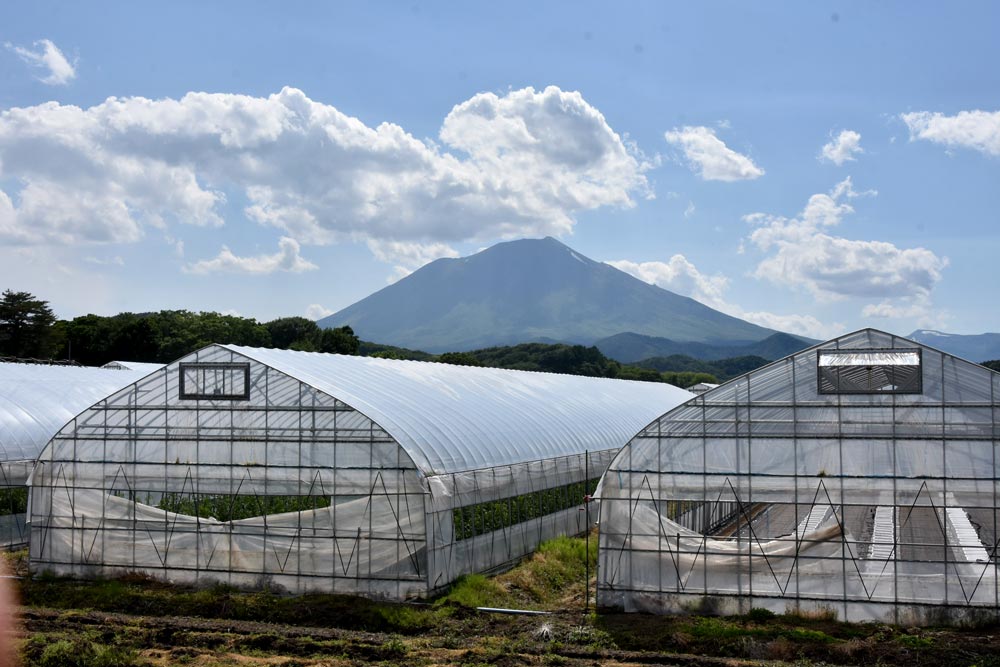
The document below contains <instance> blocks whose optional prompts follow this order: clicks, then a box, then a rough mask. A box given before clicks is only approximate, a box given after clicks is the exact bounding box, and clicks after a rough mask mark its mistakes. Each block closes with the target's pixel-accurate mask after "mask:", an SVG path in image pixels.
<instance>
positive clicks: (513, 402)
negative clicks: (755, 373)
mask: <svg viewBox="0 0 1000 667" xmlns="http://www.w3.org/2000/svg"><path fill="white" fill-rule="evenodd" d="M220 347H223V348H225V349H228V350H230V351H232V352H235V353H237V354H240V355H243V356H245V357H247V358H250V359H253V360H255V361H258V362H260V363H262V364H264V365H266V366H269V367H271V368H273V369H275V370H277V371H280V372H282V373H285V374H287V375H289V376H292V377H294V378H296V379H298V380H300V381H302V382H305V383H306V384H308V385H310V386H312V387H314V388H316V389H318V390H320V391H322V392H324V393H326V394H329V395H331V396H333V397H335V398H337V399H339V400H341V401H343V402H344V403H347V404H348V405H350V406H351V407H353V408H355V409H356V410H358V411H360V412H362V413H364V414H365V415H366V416H368V417H369V418H370V419H372V420H373V421H375V422H376V423H377V424H378V425H379V426H381V427H382V428H383V429H385V430H386V431H387V432H388V433H389V434H390V435H391V436H392V437H393V438H394V439H395V440H396V441H397V442H398V443H399V444H400V446H401V447H402V448H403V449H404V450H405V451H406V452H407V454H409V456H410V458H412V459H413V462H414V463H415V464H416V465H417V467H418V468H420V469H421V470H422V471H423V472H424V474H427V475H432V474H438V473H449V472H460V471H465V470H476V469H482V468H490V467H494V466H501V465H510V464H514V463H522V462H527V461H534V460H539V459H547V458H555V457H559V456H566V455H571V454H579V453H582V452H584V451H588V450H589V451H599V450H607V449H613V448H617V447H620V446H621V445H624V444H625V443H626V442H628V441H629V439H630V438H631V437H632V436H633V435H635V434H636V433H637V432H638V431H639V430H640V429H642V428H643V427H644V426H646V425H647V424H649V423H650V422H651V421H652V420H654V419H655V418H656V417H658V416H659V415H661V414H663V413H664V412H665V411H667V410H669V409H670V408H672V407H674V406H676V405H679V404H681V403H683V402H685V401H687V400H689V399H690V398H692V397H693V394H691V393H689V392H687V391H684V390H683V389H680V388H679V387H674V386H672V385H668V384H662V383H654V382H634V381H627V380H612V379H606V378H591V377H580V376H574V375H559V374H554V373H536V372H527V371H515V370H506V369H499V368H477V367H469V366H455V365H450V364H443V363H433V362H424V361H400V360H395V359H376V358H371V357H355V356H344V355H336V354H321V353H315V352H296V351H290V350H274V349H262V348H249V347H241V346H237V345H223V346H220Z"/></svg>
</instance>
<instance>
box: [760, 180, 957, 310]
mask: <svg viewBox="0 0 1000 667" xmlns="http://www.w3.org/2000/svg"><path fill="white" fill-rule="evenodd" d="M874 194H875V193H874V192H861V193H859V192H856V191H855V190H854V188H853V186H852V183H851V179H850V178H846V179H844V180H843V181H841V182H840V183H838V184H837V185H836V186H835V187H834V188H833V190H831V191H830V192H829V193H819V194H815V195H813V196H811V197H810V198H809V201H808V202H807V203H806V206H805V208H804V209H803V210H802V212H801V213H800V214H799V215H798V216H796V217H794V218H785V217H782V216H775V215H769V214H764V213H754V214H750V215H748V216H745V217H744V220H746V221H747V222H749V223H750V224H752V225H753V226H754V230H753V231H752V232H751V234H750V237H749V240H750V242H751V244H752V245H754V246H756V247H757V249H758V250H760V251H762V252H764V253H766V254H767V256H766V257H765V258H764V259H762V260H761V261H760V262H759V264H758V265H757V267H756V270H755V272H754V275H755V276H756V277H758V278H761V279H763V280H767V281H769V282H771V283H773V284H775V285H781V286H785V287H791V288H794V289H805V290H807V291H808V292H810V293H811V294H812V295H813V296H815V297H816V298H817V299H819V300H821V301H834V300H839V299H844V298H852V297H856V298H864V299H881V300H882V305H881V306H879V307H877V308H867V309H866V310H865V314H866V315H877V314H888V313H897V314H898V313H902V312H904V311H902V310H900V306H898V305H897V306H895V309H890V307H889V305H890V304H891V303H893V302H894V301H896V302H897V303H899V302H906V303H908V304H911V305H912V304H914V303H916V304H924V306H925V307H924V310H925V311H926V310H927V308H929V304H930V301H929V297H930V293H931V290H932V289H933V288H934V286H935V285H936V284H937V283H938V281H940V280H941V276H942V271H943V270H944V269H945V267H947V266H948V259H947V258H946V257H939V256H938V255H936V254H935V253H933V252H932V251H930V250H927V249H926V248H899V247H897V246H895V245H893V244H892V243H888V242H885V241H860V240H853V239H847V238H843V237H840V236H835V235H833V233H832V230H833V229H834V228H836V227H838V226H839V225H840V224H841V223H842V222H843V219H844V217H845V216H847V215H849V214H851V213H853V212H854V208H853V207H852V206H851V204H850V203H849V202H850V201H851V200H853V199H856V198H858V197H861V196H872V195H874ZM907 312H911V313H912V312H915V311H912V309H911V310H910V311H907Z"/></svg>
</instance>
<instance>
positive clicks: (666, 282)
mask: <svg viewBox="0 0 1000 667" xmlns="http://www.w3.org/2000/svg"><path fill="white" fill-rule="evenodd" d="M605 263H606V264H610V265H611V266H613V267H615V268H616V269H618V270H619V271H624V272H625V273H628V274H630V275H632V276H635V277H636V278H638V279H639V280H641V281H643V282H647V283H649V284H650V285H656V286H658V287H662V288H664V289H668V290H670V291H671V292H676V293H677V294H681V295H683V296H689V297H691V298H692V299H695V300H696V301H701V302H702V303H704V304H706V305H708V306H711V307H712V308H720V307H721V306H723V305H725V302H724V301H723V298H722V297H723V293H724V292H725V290H726V287H728V285H729V279H728V278H726V277H725V276H723V275H719V274H717V275H708V274H705V273H702V272H701V271H699V270H698V268H697V267H695V265H694V264H692V263H691V262H690V261H689V260H688V259H687V258H686V257H685V256H684V255H680V254H677V255H674V256H673V257H671V258H670V260H669V261H667V262H655V261H654V262H632V261H629V260H627V259H620V260H613V261H608V262H605Z"/></svg>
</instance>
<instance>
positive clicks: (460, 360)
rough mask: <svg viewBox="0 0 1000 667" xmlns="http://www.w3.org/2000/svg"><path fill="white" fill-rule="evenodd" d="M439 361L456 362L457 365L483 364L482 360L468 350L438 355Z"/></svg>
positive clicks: (444, 362)
mask: <svg viewBox="0 0 1000 667" xmlns="http://www.w3.org/2000/svg"><path fill="white" fill-rule="evenodd" d="M437 360H438V361H440V362H441V363H443V364H454V365H456V366H482V365H483V364H482V362H480V361H479V359H476V357H475V355H472V354H469V353H468V352H445V353H444V354H442V355H440V356H438V358H437Z"/></svg>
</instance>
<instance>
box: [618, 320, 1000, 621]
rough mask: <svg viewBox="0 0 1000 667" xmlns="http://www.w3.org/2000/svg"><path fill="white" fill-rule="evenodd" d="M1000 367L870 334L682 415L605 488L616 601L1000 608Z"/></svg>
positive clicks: (698, 403)
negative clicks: (999, 568) (999, 556)
mask: <svg viewBox="0 0 1000 667" xmlns="http://www.w3.org/2000/svg"><path fill="white" fill-rule="evenodd" d="M998 442H1000V374H997V373H994V372H993V371H991V370H989V369H987V368H985V367H983V366H980V365H978V364H974V363H971V362H968V361H965V360H962V359H959V358H957V357H954V356H951V355H948V354H946V353H943V352H940V351H938V350H935V349H933V348H931V347H928V346H925V345H921V344H919V343H916V342H914V341H911V340H907V339H905V338H901V337H899V336H894V335H891V334H888V333H884V332H881V331H877V330H874V329H865V330H862V331H858V332H855V333H852V334H849V335H846V336H843V337H840V338H837V339H834V340H831V341H828V342H826V343H822V344H820V345H817V346H815V347H812V348H809V349H807V350H804V351H802V352H799V353H797V354H794V355H792V356H790V357H788V358H785V359H782V360H779V361H777V362H774V363H772V364H770V365H768V366H765V367H763V368H761V369H758V370H756V371H753V372H751V373H749V374H747V375H744V376H742V377H740V378H737V379H735V380H732V381H730V382H728V383H726V384H723V385H721V386H719V387H717V388H715V389H710V390H708V391H707V392H705V393H704V394H702V395H700V396H698V397H697V398H695V399H693V400H692V401H690V402H688V403H686V404H684V405H682V406H679V407H677V408H674V409H673V410H670V411H668V412H666V413H665V414H664V415H662V416H661V417H660V418H658V419H656V420H655V421H653V422H652V423H651V424H650V425H649V426H647V427H646V428H644V429H643V430H642V431H641V432H639V433H638V435H636V436H635V437H634V438H633V439H632V440H631V441H630V442H629V444H628V445H627V446H626V447H625V448H623V450H622V451H621V452H619V454H618V455H617V456H616V457H615V459H614V460H613V461H612V463H611V465H610V466H609V470H608V472H607V473H606V475H605V477H604V479H603V481H602V484H601V491H600V498H601V507H600V527H601V530H600V546H599V563H598V603H599V604H600V605H602V606H605V607H616V608H623V609H625V610H627V611H649V612H656V613H675V612H685V611H700V612H709V613H723V614H745V613H748V612H749V611H750V610H751V609H753V608H755V607H759V608H765V609H769V610H771V611H774V612H778V613H783V612H797V613H804V614H823V615H832V616H836V617H837V618H840V619H846V620H852V621H858V620H880V621H888V622H893V623H901V624H916V625H920V624H930V623H939V622H949V623H967V622H979V621H984V620H985V621H991V620H996V619H997V617H998V603H1000V588H998V577H997V574H998V571H997V558H996V556H997V545H998V542H997V533H998V527H1000V523H998V492H1000V487H998V481H1000V474H998V471H1000V467H998V462H997V446H998Z"/></svg>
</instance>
